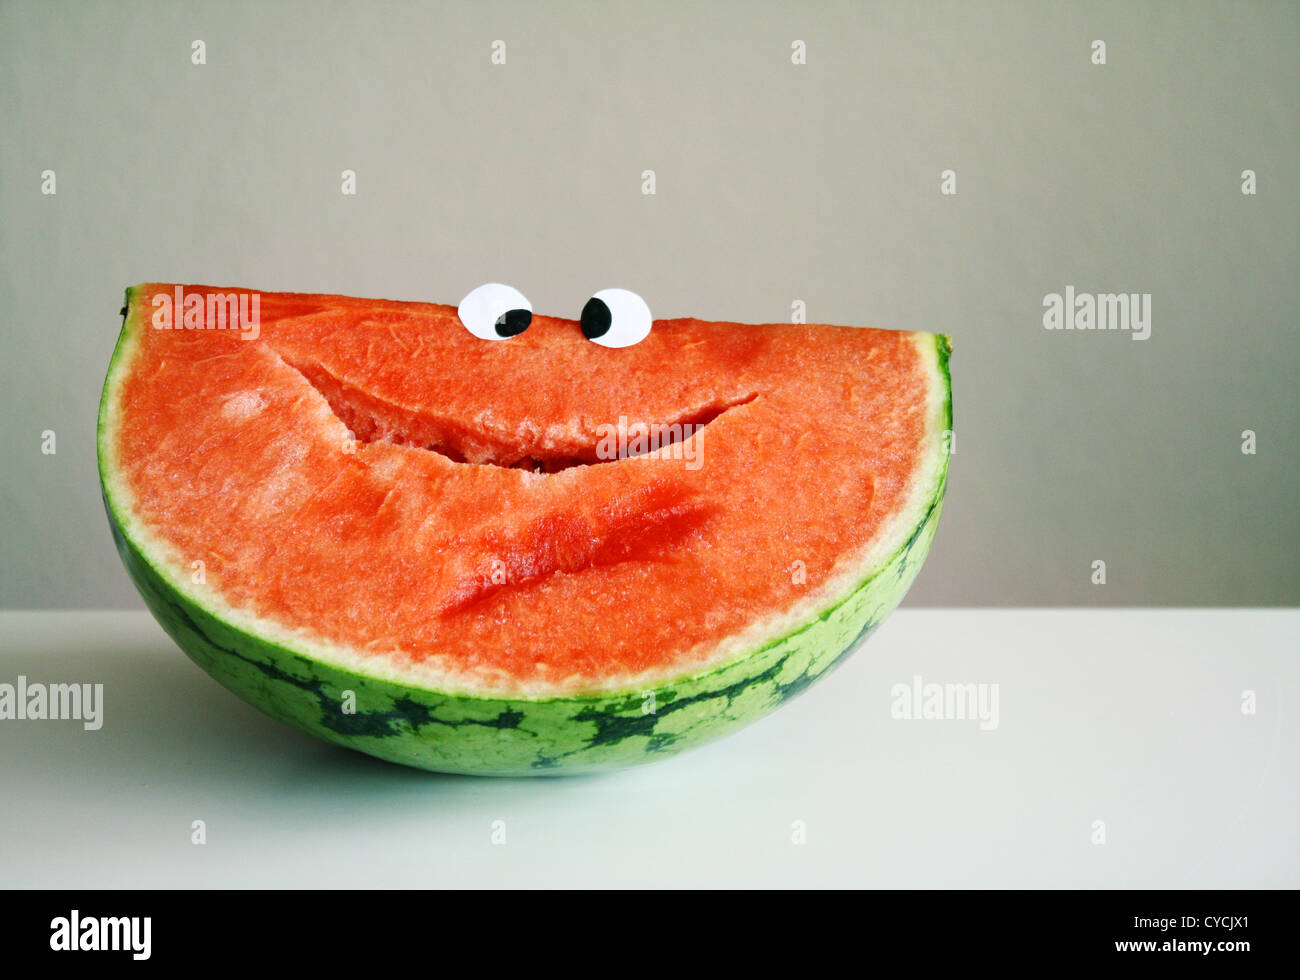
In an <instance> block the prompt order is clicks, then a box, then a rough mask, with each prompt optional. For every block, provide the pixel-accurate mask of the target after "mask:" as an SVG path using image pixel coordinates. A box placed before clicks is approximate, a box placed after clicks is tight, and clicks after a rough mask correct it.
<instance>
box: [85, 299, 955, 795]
mask: <svg viewBox="0 0 1300 980" xmlns="http://www.w3.org/2000/svg"><path fill="white" fill-rule="evenodd" d="M250 298H251V300H252V302H251V304H250V303H249V302H248V301H249V300H250ZM241 302H242V303H243V304H244V308H243V314H244V316H243V319H241V318H240V303H241ZM250 305H251V306H252V312H253V314H254V317H255V319H256V323H255V325H254V326H252V327H251V328H250V327H249V319H248V313H249V306H250ZM214 310H215V313H216V314H217V315H216V316H214ZM124 312H125V319H124V323H123V326H122V332H121V336H120V338H119V339H118V343H117V347H116V349H115V351H114V354H113V358H112V362H111V364H110V365H109V369H108V376H107V380H106V382H105V385H104V393H103V398H102V402H101V405H100V414H99V440H98V443H99V465H100V475H101V480H102V486H103V493H104V500H105V504H106V507H107V511H108V517H109V521H110V524H111V525H112V530H113V534H114V536H115V539H116V542H117V546H118V550H119V552H120V554H121V557H122V560H123V562H124V563H125V565H126V567H127V570H128V572H129V573H130V575H131V578H132V579H133V580H134V582H135V584H136V586H137V588H138V589H139V590H140V593H141V594H142V595H143V597H144V599H145V601H146V603H147V604H148V606H149V608H150V609H151V610H152V612H153V613H154V615H155V616H156V617H157V619H158V620H159V622H160V623H161V625H162V626H163V628H164V629H165V630H166V631H167V632H168V633H169V634H170V635H171V636H172V637H173V638H174V639H175V640H176V642H177V643H178V644H179V645H180V646H181V647H182V649H183V650H184V651H185V652H186V653H187V654H188V655H189V656H190V657H191V658H192V659H193V660H194V661H195V662H196V663H197V664H198V665H199V666H200V667H202V668H203V669H204V670H205V671H207V672H208V673H209V674H211V675H212V676H213V677H214V678H216V679H217V680H218V681H220V682H221V683H222V684H224V685H225V686H226V687H228V688H229V689H230V690H232V691H234V692H235V693H236V694H238V695H239V696H241V697H243V698H245V699H246V700H248V701H249V702H251V703H252V704H254V705H256V706H257V707H259V708H261V709H263V710H264V711H266V712H267V713H269V714H271V715H272V716H274V717H276V718H278V719H280V720H282V721H284V722H287V723H289V724H291V725H294V726H297V727H298V728H300V729H303V730H304V731H307V732H310V733H312V734H314V735H317V736H319V737H321V738H323V739H326V740H328V741H330V742H334V743H338V744H340V745H345V746H348V747H351V748H353V749H358V750H360V751H362V752H367V753H370V754H371V755H375V756H379V757H380V758H383V759H388V760H392V761H395V762H400V763H405V764H408V765H413V766H418V767H421V768H426V769H432V770H438V771H444V772H459V773H506V774H522V773H554V772H569V771H574V770H582V769H593V768H602V767H612V766H623V765H628V764H631V763H636V762H641V761H644V760H648V759H653V758H656V757H661V756H666V755H669V754H672V753H675V752H677V751H680V750H681V749H684V748H687V747H690V746H693V745H696V744H699V743H702V742H705V741H707V740H710V739H713V738H715V737H716V736H719V735H722V734H724V733H726V732H729V731H731V730H734V729H736V728H739V727H740V726H742V725H744V724H746V723H748V722H750V721H752V720H754V719H756V718H758V717H760V716H762V715H763V714H765V713H767V712H768V711H770V710H772V709H773V708H775V707H776V706H778V705H779V704H781V703H782V702H783V701H785V700H787V699H788V698H790V697H791V696H792V695H794V694H796V693H798V692H800V691H802V690H804V689H805V688H806V687H807V686H808V685H809V684H810V683H812V682H813V681H814V680H816V679H817V678H819V677H821V676H822V675H823V674H825V673H826V672H827V671H828V670H829V669H830V668H831V667H832V666H833V665H835V664H836V663H837V662H839V661H840V659H841V658H842V657H843V656H844V654H846V653H847V652H849V651H850V650H852V649H853V648H854V647H855V646H856V645H857V644H858V642H859V641H860V640H861V639H862V638H863V637H865V636H866V635H867V634H868V633H869V632H870V631H871V630H872V629H873V628H874V627H875V626H876V625H877V624H879V623H880V621H881V620H882V618H883V617H884V616H886V615H887V614H888V613H889V611H890V610H892V609H893V608H894V606H895V605H897V603H898V601H899V600H900V599H901V598H902V596H903V593H904V592H905V591H906V589H907V587H908V585H909V584H910V583H911V580H912V578H913V577H914V576H915V575H916V573H917V571H918V570H919V568H920V566H921V562H922V560H923V558H924V556H925V554H926V551H927V550H928V547H929V544H930V541H931V539H932V537H933V535H934V532H935V527H936V524H937V522H938V519H939V513H940V509H941V506H942V501H943V493H944V486H945V482H946V476H947V463H948V453H947V447H948V442H949V435H950V432H951V425H952V421H951V419H952V415H951V399H950V385H949V375H948V353H949V350H950V347H949V342H948V338H947V337H944V336H941V335H935V334H925V333H906V332H898V331H887V330H874V329H862V328H850V327H834V326H822V325H792V324H764V325H741V324H735V323H710V322H703V321H700V320H693V319H677V320H660V321H657V322H655V323H654V324H653V329H652V330H651V332H650V333H649V335H648V336H647V337H646V338H645V339H644V340H642V341H640V342H639V343H636V344H635V345H634V346H628V347H623V348H618V349H614V348H611V347H607V346H602V345H600V344H598V343H593V342H592V341H591V340H589V339H587V337H586V336H584V334H583V330H582V328H580V326H579V324H578V323H577V322H576V321H574V320H564V319H555V318H551V317H543V316H535V317H532V319H531V323H530V324H529V325H528V326H527V329H525V330H524V331H523V332H522V333H518V334H517V335H512V336H510V337H509V338H508V339H505V340H502V341H501V342H495V343H494V342H489V341H487V340H483V339H480V338H479V337H477V336H473V335H471V333H470V332H469V331H467V330H466V329H465V326H464V325H462V323H461V322H460V321H459V320H458V316H457V311H456V308H454V307H450V306H440V305H433V304H428V303H407V302H394V301H386V300H366V299H351V298H348V297H343V296H324V295H300V294H285V293H279V294H277V293H259V294H251V293H248V292H247V291H242V290H225V289H221V290H218V289H212V288H210V287H204V286H175V285H165V284H147V285H142V286H137V287H135V288H132V289H129V290H127V302H126V309H125V311H124ZM205 312H206V314H207V315H206V316H205V315H204V314H205ZM227 316H228V318H227ZM521 322H522V321H521ZM236 327H238V329H235V328H236ZM516 329H517V328H516ZM648 434H649V435H648Z"/></svg>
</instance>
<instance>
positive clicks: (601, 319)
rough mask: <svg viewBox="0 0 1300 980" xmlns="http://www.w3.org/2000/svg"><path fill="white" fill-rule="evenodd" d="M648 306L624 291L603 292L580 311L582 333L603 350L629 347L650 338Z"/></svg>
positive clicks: (592, 298) (633, 294) (627, 291)
mask: <svg viewBox="0 0 1300 980" xmlns="http://www.w3.org/2000/svg"><path fill="white" fill-rule="evenodd" d="M651 322H652V320H651V317H650V307H648V306H646V303H645V300H643V299H642V298H641V297H640V296H638V295H637V294H636V293H634V292H631V291H630V290H627V289H602V290H601V291H600V292H598V293H596V294H595V295H594V296H592V297H591V299H589V300H587V305H586V306H584V307H583V308H582V332H583V334H584V335H585V336H586V337H587V339H588V340H594V341H595V342H596V343H598V344H601V345H602V346H604V347H631V346H632V345H633V344H639V343H640V342H641V341H643V340H645V339H646V337H648V336H649V335H650V324H651Z"/></svg>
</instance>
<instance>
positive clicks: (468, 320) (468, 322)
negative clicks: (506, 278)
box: [456, 282, 533, 340]
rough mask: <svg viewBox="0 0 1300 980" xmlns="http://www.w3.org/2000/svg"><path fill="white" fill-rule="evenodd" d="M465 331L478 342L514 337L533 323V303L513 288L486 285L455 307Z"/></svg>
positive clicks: (497, 284)
mask: <svg viewBox="0 0 1300 980" xmlns="http://www.w3.org/2000/svg"><path fill="white" fill-rule="evenodd" d="M456 314H457V316H459V317H460V322H461V323H463V324H465V329H466V330H468V331H469V332H470V333H472V334H473V335H474V336H475V337H478V338H479V339H480V340H505V339H507V338H508V337H517V336H519V334H521V333H523V332H524V331H525V330H527V329H528V324H530V323H532V322H533V304H532V303H530V302H528V298H527V297H526V296H524V294H523V293H521V292H520V291H519V290H517V289H515V288H514V287H513V286H503V285H502V284H501V283H499V282H485V283H484V284H483V285H481V286H478V287H476V288H474V289H471V290H470V291H469V293H468V294H466V296H465V298H464V299H463V300H461V301H460V306H458V307H457V308H456Z"/></svg>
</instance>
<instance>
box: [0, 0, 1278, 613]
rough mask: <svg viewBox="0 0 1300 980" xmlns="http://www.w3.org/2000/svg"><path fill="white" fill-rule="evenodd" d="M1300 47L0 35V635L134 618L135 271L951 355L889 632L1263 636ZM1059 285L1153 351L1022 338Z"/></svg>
mask: <svg viewBox="0 0 1300 980" xmlns="http://www.w3.org/2000/svg"><path fill="white" fill-rule="evenodd" d="M195 39H202V40H203V41H204V42H205V43H206V46H207V64H206V65H203V66H195V65H192V64H191V60H190V54H191V42H192V41H194V40H195ZM496 39H502V40H504V41H506V43H507V63H506V64H505V65H504V66H494V65H492V64H491V63H490V53H491V50H490V46H491V44H492V42H493V41H494V40H496ZM796 39H799V40H803V41H805V42H806V44H807V64H806V65H802V66H796V65H793V64H791V59H790V54H791V42H792V41H794V40H796ZM1094 39H1101V40H1104V41H1105V42H1106V44H1107V62H1108V63H1107V64H1106V65H1104V66H1095V65H1093V64H1092V63H1091V61H1090V54H1091V49H1090V45H1091V43H1092V41H1093V40H1094ZM1298 40H1300V7H1298V6H1297V5H1295V4H1292V3H1281V2H1278V3H1258V2H1257V3H1233V4H1228V3H1224V4H1210V3H1194V2H1166V3H1142V4H1129V3H1113V4H1112V3H1070V4H1060V5H1047V4H1042V3H1032V2H1024V3H957V4H946V3H945V4H939V3H912V2H899V3H804V4H774V3H765V4H737V3H709V4H686V3H669V4H664V3H653V4H631V3H627V4H623V3H619V4H614V3H609V4H578V3H554V4H546V5H542V4H487V3H474V4H471V3H449V4H438V5H433V4H418V5H417V4H409V5H408V4H399V3H368V4H356V5H351V4H307V3H289V2H281V3H274V4H243V3H220V4H218V3H204V4H175V3H143V2H131V3H113V4H98V3H96V4H90V3H60V2H49V0H43V2H21V3H15V2H3V3H0V91H3V103H2V104H0V270H2V271H0V330H3V336H2V337H0V342H2V348H0V349H2V350H3V355H2V358H0V378H2V380H3V395H0V398H2V403H3V412H4V415H3V426H2V427H0V440H3V443H2V446H0V448H2V452H0V514H3V517H0V521H2V522H3V523H2V525H0V527H2V533H3V539H2V541H0V545H2V550H0V555H2V563H0V606H3V607H8V608H28V607H32V608H36V607H47V608H57V607H69V608H71V607H131V606H136V605H137V604H138V600H137V599H136V597H135V594H134V592H133V590H132V588H131V586H130V584H129V582H128V580H127V577H126V575H125V573H124V572H123V571H122V570H121V569H120V567H119V565H118V561H117V558H116V555H115V554H114V552H113V548H112V544H111V540H110V537H109V533H108V529H107V525H106V523H105V520H104V517H103V514H102V511H101V504H100V501H99V490H98V483H97V476H96V471H95V452H94V420H95V410H96V403H97V399H98V396H99V389H100V385H101V383H102V380H103V374H104V370H105V367H106V366H107V362H108V357H109V353H110V351H111V349H112V346H113V342H114V340H115V338H116V334H117V329H118V315H117V311H118V307H119V306H120V303H121V296H122V289H123V288H124V287H125V286H126V285H128V284H132V283H136V282H139V281H144V280H163V281H167V280H175V281H185V282H209V283H214V284H230V285H239V286H245V287H251V288H258V289H263V290H277V289H284V290H299V291H318V292H341V293H352V294H357V295H373V296H385V297H393V298H401V299H423V300H434V301H443V302H455V301H456V300H457V299H459V297H460V296H461V295H462V294H463V293H464V292H465V291H466V290H467V289H468V288H470V287H471V286H473V285H475V284H477V283H479V282H482V281H487V280H503V281H506V282H510V283H512V284H513V285H516V286H518V287H519V288H520V289H522V290H523V291H524V292H525V293H526V294H527V295H528V296H529V298H530V299H531V300H532V301H533V304H534V307H535V308H536V309H537V310H539V311H542V312H547V313H558V314H566V315H576V313H577V311H578V310H579V308H580V305H581V303H582V302H583V300H585V298H586V297H587V296H588V295H589V294H590V293H591V292H592V291H593V290H595V289H597V288H601V287H604V286H608V285H613V284H618V285H624V286H627V287H629V288H632V289H635V290H637V291H638V292H640V293H641V294H642V295H643V296H645V297H646V298H647V300H648V302H649V303H650V306H651V308H652V309H653V310H654V311H655V313H656V315H658V316H672V315H695V316H700V317H705V318H717V319H736V320H749V321H764V320H787V319H788V318H789V316H790V306H791V303H792V302H793V301H794V300H795V299H802V300H804V301H805V302H806V303H807V307H808V316H809V319H810V320H816V321H822V322H837V323H854V324H864V325H872V326H881V327H891V328H900V329H916V330H932V331H942V332H946V333H950V334H952V335H953V337H954V340H955V346H956V352H955V355H954V360H953V370H954V383H955V403H956V415H957V432H958V439H957V453H956V456H955V457H954V459H953V466H952V475H951V488H950V496H949V502H948V508H947V510H946V512H945V515H944V519H943V526H942V527H941V530H940V533H939V536H938V538H937V540H936V543H935V546H934V550H933V552H932V555H931V558H930V560H929V563H928V565H927V568H926V570H925V571H924V572H923V573H922V575H921V577H920V579H919V580H918V582H917V584H916V585H915V587H914V588H913V591H912V593H911V595H910V597H909V599H908V601H909V602H910V603H912V604H914V605H968V604H976V605H984V604H988V605H1278V604H1282V605H1294V604H1295V603H1296V601H1297V596H1298V595H1300V569H1298V567H1297V557H1296V556H1297V551H1298V550H1300V549H1298V547H1297V544H1298V540H1300V534H1298V533H1297V532H1298V530H1300V528H1298V524H1300V519H1298V518H1297V513H1298V511H1297V505H1296V499H1295V496H1296V488H1297V485H1298V484H1300V481H1298V479H1297V477H1298V476H1300V464H1298V463H1297V452H1296V451H1297V437H1296V431H1297V418H1298V416H1300V412H1298V411H1297V409H1298V408H1300V406H1298V404H1297V402H1298V400H1300V399H1298V395H1297V392H1300V376H1298V375H1300V371H1298V370H1297V364H1298V363H1300V359H1298V358H1297V356H1296V349H1297V339H1298V338H1297V306H1298V304H1297V302H1296V288H1297V278H1298V277H1297V266H1298V264H1300V263H1298V262H1297V260H1298V259H1300V230H1298V229H1300V214H1298V213H1297V212H1298V210H1300V208H1298V207H1297V202H1298V195H1297V193H1296V177H1295V164H1296V160H1297V149H1298V146H1297V143H1298V140H1300V137H1298V135H1297V134H1298V133H1300V126H1298V125H1297V123H1298V122H1300V119H1298V114H1297V111H1296V110H1297V106H1296V99H1297V95H1298V93H1300V85H1298V84H1297V83H1298V82H1300V77H1298V76H1300V68H1298V66H1297V58H1296V50H1297V41H1298ZM949 168H950V169H952V170H954V171H956V174H957V190H958V193H957V194H956V196H952V197H946V196H943V195H941V194H940V187H939V184H940V172H941V171H942V170H945V169H949ZM46 169H51V170H54V171H55V172H56V174H57V181H58V184H57V188H58V193H57V195H55V196H52V197H50V196H43V195H42V194H41V190H40V184H41V176H40V175H41V172H42V171H43V170H46ZM344 169H352V170H355V171H356V172H357V175H358V194H357V196H356V197H344V196H342V195H341V194H340V190H339V185H340V178H339V175H340V171H342V170H344ZM645 169H653V170H655V171H656V174H657V183H658V193H657V194H656V195H655V196H653V197H646V196H643V195H642V194H641V172H642V171H643V170H645ZM1245 169H1252V170H1254V171H1255V172H1256V174H1257V175H1258V194H1257V195H1256V196H1253V197H1248V196H1243V194H1242V193H1241V178H1240V174H1241V171H1242V170H1245ZM1067 284H1070V285H1074V286H1075V287H1076V288H1078V289H1079V290H1082V291H1089V292H1111V291H1127V292H1143V293H1151V294H1152V307H1153V327H1152V335H1151V338H1150V339H1149V340H1147V341H1143V342H1134V341H1133V340H1132V339H1131V338H1130V337H1129V336H1128V335H1127V334H1123V333H1107V334H1096V333H1074V332H1070V333H1064V332H1061V333H1057V332H1048V331H1046V330H1044V329H1043V327H1042V320H1041V318H1042V301H1043V296H1044V294H1046V293H1049V292H1062V291H1063V290H1064V288H1065V286H1066V285H1067ZM1248 428H1249V429H1253V430H1255V431H1256V433H1257V438H1258V452H1257V454H1256V455H1254V456H1246V455H1243V454H1242V452H1241V449H1240V445H1241V432H1242V430H1243V429H1248ZM46 429H53V430H55V432H56V433H57V440H58V442H57V446H58V451H57V454H55V455H53V456H46V455H43V454H42V453H41V432H42V431H43V430H46ZM809 479H815V475H814V474H809ZM1094 559H1102V560H1105V561H1106V563H1107V573H1108V580H1107V584H1106V585H1104V586H1096V585H1093V584H1092V582H1091V562H1092V561H1093V560H1094Z"/></svg>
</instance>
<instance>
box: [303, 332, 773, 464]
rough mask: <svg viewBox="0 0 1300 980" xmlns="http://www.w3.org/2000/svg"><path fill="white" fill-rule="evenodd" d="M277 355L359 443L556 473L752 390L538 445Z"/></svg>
mask: <svg viewBox="0 0 1300 980" xmlns="http://www.w3.org/2000/svg"><path fill="white" fill-rule="evenodd" d="M282 359H283V360H284V363H285V364H287V365H288V366H289V367H291V368H293V369H294V370H296V371H297V372H298V373H299V374H301V375H302V376H303V378H304V379H305V380H306V382H307V383H308V384H310V385H311V386H312V387H313V388H314V389H316V391H317V392H319V393H320V395H321V397H323V398H324V399H325V401H326V402H327V403H328V404H329V407H330V410H331V411H332V412H333V413H334V415H335V417H336V418H338V420H339V421H340V422H342V423H343V424H344V425H345V426H346V427H347V429H348V431H349V432H350V433H352V436H353V438H355V439H356V440H357V441H359V442H365V443H376V442H377V443H388V444H390V445H394V446H409V447H411V448H414V449H421V450H424V451H426V452H433V453H437V454H439V455H440V456H444V457H446V458H447V459H449V460H451V461H452V462H453V463H464V464H467V465H472V466H499V467H503V468H506V469H523V470H529V471H531V472H534V473H545V474H551V473H561V472H563V471H564V470H567V469H571V468H572V467H575V466H595V465H598V464H601V463H611V462H617V461H618V460H619V459H624V458H628V457H630V456H639V455H645V454H646V453H648V452H651V451H653V450H656V449H657V450H660V451H662V450H665V449H667V450H669V451H670V452H671V451H672V447H673V446H674V445H676V444H678V443H681V442H685V441H686V440H687V439H690V438H692V437H694V436H695V435H696V434H697V433H699V432H700V431H701V430H702V429H703V428H704V427H705V426H707V425H709V424H710V423H712V422H714V421H716V420H717V419H718V418H719V417H721V416H722V415H724V414H725V413H727V412H729V411H731V410H732V409H734V408H739V407H740V406H742V405H747V404H749V403H750V402H752V401H753V400H754V399H755V398H757V397H758V395H757V393H754V394H748V395H745V396H743V397H740V398H733V399H726V400H717V401H713V402H710V403H709V404H707V405H705V406H703V407H700V408H696V409H694V410H692V411H688V412H683V413H681V414H680V415H679V416H677V417H676V418H673V419H670V420H666V421H660V422H647V423H643V424H641V425H640V426H638V425H636V424H632V425H625V426H624V428H623V429H622V433H621V437H620V432H619V427H618V426H617V425H615V424H613V423H610V424H609V425H608V426H601V427H600V428H601V429H605V430H606V431H608V432H609V433H610V434H611V437H610V438H607V439H600V438H597V439H593V440H589V441H577V440H576V439H575V440H572V441H570V442H569V443H568V444H566V445H561V446H550V445H546V446H544V445H540V444H538V443H536V442H534V443H533V444H531V445H521V444H520V443H519V441H517V440H516V441H512V440H510V439H508V438H506V437H504V436H501V435H497V434H494V433H490V432H484V431H481V430H478V429H474V428H471V427H470V426H467V425H465V424H464V423H462V422H459V421H457V420H455V419H453V418H449V417H446V416H442V415H438V414H437V413H435V412H432V411H415V410H412V409H409V408H406V407H403V406H399V405H393V404H391V403H389V402H386V401H384V400H383V399H380V398H377V397H375V396H374V395H372V394H370V393H368V392H366V391H364V390H362V389H360V388H357V387H355V386H353V385H350V384H348V383H347V382H345V381H343V380H341V379H339V378H336V377H334V376H333V375H332V374H330V373H329V372H328V371H326V370H325V369H324V368H322V367H320V366H319V365H315V364H306V363H301V362H299V363H295V362H293V361H290V360H288V359H287V358H283V356H282ZM641 433H644V436H645V438H644V439H638V438H637V437H638V435H639V434H641ZM610 442H613V443H614V444H615V446H616V447H617V451H615V452H610V451H609V449H610V446H609V443H610Z"/></svg>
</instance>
